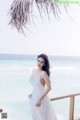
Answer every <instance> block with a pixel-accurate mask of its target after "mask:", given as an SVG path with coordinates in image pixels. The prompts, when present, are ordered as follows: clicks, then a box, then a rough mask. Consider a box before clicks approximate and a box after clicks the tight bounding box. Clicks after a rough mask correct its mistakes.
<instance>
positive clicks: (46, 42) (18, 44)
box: [0, 0, 80, 56]
mask: <svg viewBox="0 0 80 120" xmlns="http://www.w3.org/2000/svg"><path fill="white" fill-rule="evenodd" d="M12 1H13V0H2V1H1V3H0V53H10V54H40V53H46V54H49V55H59V56H60V55H63V56H80V7H79V5H74V4H73V5H70V7H68V8H67V9H68V14H67V13H66V12H65V11H64V9H63V8H61V11H62V14H61V15H60V18H59V19H57V20H56V19H55V18H54V16H53V15H52V16H51V21H50V22H49V20H48V19H47V17H44V20H43V19H42V20H41V18H40V16H39V14H38V11H35V10H34V14H35V15H36V17H35V18H34V24H33V23H31V24H30V26H29V29H30V31H28V30H27V29H26V30H25V33H26V36H24V35H22V34H19V33H18V32H17V30H16V29H15V28H14V29H12V28H11V26H10V25H8V22H9V16H7V14H8V10H9V8H10V4H11V3H12Z"/></svg>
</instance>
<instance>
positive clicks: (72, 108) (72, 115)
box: [69, 96, 75, 120]
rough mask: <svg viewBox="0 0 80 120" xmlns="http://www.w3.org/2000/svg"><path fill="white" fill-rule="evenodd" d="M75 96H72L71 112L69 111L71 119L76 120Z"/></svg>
mask: <svg viewBox="0 0 80 120" xmlns="http://www.w3.org/2000/svg"><path fill="white" fill-rule="evenodd" d="M74 99H75V97H74V96H71V97H70V112H69V120H74V102H75V100H74Z"/></svg>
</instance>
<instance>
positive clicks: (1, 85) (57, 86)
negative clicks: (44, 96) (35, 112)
mask: <svg viewBox="0 0 80 120" xmlns="http://www.w3.org/2000/svg"><path fill="white" fill-rule="evenodd" d="M50 63H51V78H50V79H51V85H52V90H51V91H50V93H49V97H50V98H52V97H56V96H61V95H68V94H72V93H80V61H79V60H75V59H72V60H70V59H69V60H68V59H67V60H66V59H54V60H51V61H50ZM35 67H36V60H19V59H18V60H6V59H5V60H0V107H1V108H4V112H7V113H8V120H17V119H18V120H32V117H31V111H30V104H29V99H28V94H29V93H30V92H31V90H32V86H31V85H30V83H29V77H30V74H31V70H32V69H33V68H35ZM75 101H76V102H75V116H77V115H79V114H80V113H79V111H80V97H76V99H75ZM51 104H52V105H53V107H54V109H55V111H56V113H57V115H58V116H59V120H62V119H61V117H63V119H64V120H69V119H68V117H69V99H64V100H58V101H53V102H51ZM65 116H66V117H65Z"/></svg>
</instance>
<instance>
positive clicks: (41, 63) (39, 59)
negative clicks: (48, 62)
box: [37, 57, 45, 69]
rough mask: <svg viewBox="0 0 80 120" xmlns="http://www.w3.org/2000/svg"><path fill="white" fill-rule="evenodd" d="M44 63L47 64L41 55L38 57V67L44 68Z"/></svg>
mask: <svg viewBox="0 0 80 120" xmlns="http://www.w3.org/2000/svg"><path fill="white" fill-rule="evenodd" d="M44 64H45V61H44V59H43V58H42V57H39V58H38V59H37V65H38V67H39V68H40V69H42V67H43V66H44Z"/></svg>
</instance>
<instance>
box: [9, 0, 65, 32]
mask: <svg viewBox="0 0 80 120" xmlns="http://www.w3.org/2000/svg"><path fill="white" fill-rule="evenodd" d="M57 1H58V0H57ZM34 2H35V5H37V8H38V10H39V13H40V15H41V14H42V12H44V11H46V13H47V15H49V12H50V11H52V12H53V15H54V16H55V17H56V16H58V14H59V13H60V9H59V5H58V4H55V2H56V1H52V0H34V1H33V0H14V1H13V3H12V4H11V6H10V10H9V14H10V22H9V24H10V25H12V26H13V27H16V28H17V30H18V31H19V32H22V31H24V27H26V28H27V24H28V22H29V21H30V19H31V16H33V3H34ZM64 7H65V8H66V6H65V5H64Z"/></svg>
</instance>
